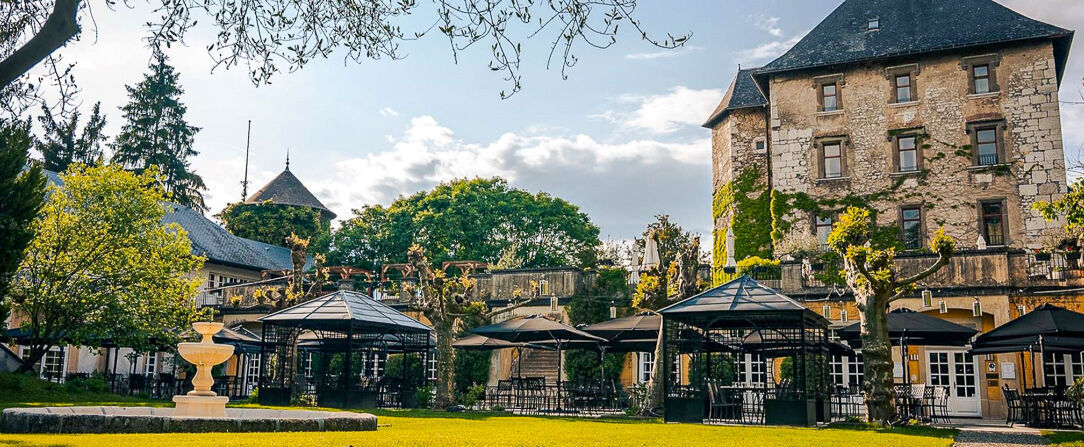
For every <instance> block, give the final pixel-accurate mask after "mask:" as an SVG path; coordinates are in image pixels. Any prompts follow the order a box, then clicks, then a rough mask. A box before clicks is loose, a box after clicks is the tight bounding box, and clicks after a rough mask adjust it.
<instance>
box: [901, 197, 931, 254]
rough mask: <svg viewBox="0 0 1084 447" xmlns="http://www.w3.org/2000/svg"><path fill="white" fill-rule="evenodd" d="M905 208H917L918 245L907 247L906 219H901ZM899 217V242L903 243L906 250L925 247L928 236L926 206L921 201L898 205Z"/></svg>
mask: <svg viewBox="0 0 1084 447" xmlns="http://www.w3.org/2000/svg"><path fill="white" fill-rule="evenodd" d="M907 210H918V225H919V227H918V247H907V238H906V231H907V229H906V228H907V227H906V223H907V222H906V221H905V220H904V219H903V212H904V211H907ZM898 212H899V218H900V242H901V243H903V246H904V249H906V250H921V249H923V248H925V247H926V238H927V236H928V233H927V229H926V207H925V206H923V204H922V203H909V204H904V205H900V207H899V210H898Z"/></svg>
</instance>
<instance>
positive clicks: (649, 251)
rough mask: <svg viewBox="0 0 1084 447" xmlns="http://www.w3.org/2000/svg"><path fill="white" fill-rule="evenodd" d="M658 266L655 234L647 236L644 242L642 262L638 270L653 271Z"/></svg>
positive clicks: (657, 245)
mask: <svg viewBox="0 0 1084 447" xmlns="http://www.w3.org/2000/svg"><path fill="white" fill-rule="evenodd" d="M658 266H659V244H658V243H657V242H655V233H651V234H649V235H647V241H646V242H644V260H643V262H641V263H640V270H641V271H644V270H648V269H653V268H656V267H658Z"/></svg>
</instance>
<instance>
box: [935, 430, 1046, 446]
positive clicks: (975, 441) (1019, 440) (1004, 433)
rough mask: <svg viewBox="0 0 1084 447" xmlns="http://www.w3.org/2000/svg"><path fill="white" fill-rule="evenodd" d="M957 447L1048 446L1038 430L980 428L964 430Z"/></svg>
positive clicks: (958, 437)
mask: <svg viewBox="0 0 1084 447" xmlns="http://www.w3.org/2000/svg"><path fill="white" fill-rule="evenodd" d="M953 445H954V446H956V447H1008V446H1032V445H1047V442H1046V440H1045V439H1043V437H1042V436H1040V435H1039V432H1038V430H1028V431H1024V430H1013V431H1008V430H989V429H983V428H979V427H975V428H962V429H960V434H959V435H958V436H957V437H956V443H955V444H953Z"/></svg>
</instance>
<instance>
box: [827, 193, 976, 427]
mask: <svg viewBox="0 0 1084 447" xmlns="http://www.w3.org/2000/svg"><path fill="white" fill-rule="evenodd" d="M874 226H875V224H874V223H873V220H872V219H871V217H870V210H868V209H865V208H858V207H849V208H847V211H846V212H844V213H843V214H842V215H841V216H840V218H839V222H838V223H836V225H835V227H834V228H833V229H832V233H831V234H829V235H828V246H829V248H831V249H832V250H834V251H835V252H836V253H839V254H840V256H842V257H843V269H844V276H845V277H846V280H847V286H849V287H850V289H851V290H852V291H853V292H854V297H855V301H856V303H857V305H858V310H859V311H860V312H861V313H860V314H859V315H860V319H861V328H862V330H861V335H862V357H863V358H864V359H865V364H864V365H865V380H864V381H863V382H862V386H863V388H864V389H865V392H866V397H865V401H866V410H867V416H868V417H869V420H870V421H871V422H880V423H888V422H891V421H892V419H893V418H894V417H895V414H896V408H895V404H894V402H893V388H892V384H893V382H892V381H893V378H892V344H891V340H890V339H889V338H888V306H889V305H890V304H892V302H893V301H896V300H897V299H899V298H901V297H903V296H905V295H907V294H910V293H912V292H914V290H915V283H917V282H919V281H922V280H923V279H925V278H927V277H928V276H930V275H932V274H934V273H935V272H937V271H938V270H940V269H941V267H944V266H945V265H946V264H948V262H949V259H951V258H952V255H953V254H954V253H955V251H956V241H955V240H953V239H952V238H951V237H949V236H946V235H945V231H944V228H942V229H939V230H938V231H937V233H936V234H935V235H934V237H933V238H932V239H931V240H930V250H932V251H933V252H934V253H937V255H938V257H937V261H936V262H934V264H933V265H930V266H929V267H927V268H926V269H925V270H922V271H921V272H918V273H915V274H913V275H911V276H905V277H900V272H899V271H898V270H899V268H898V267H897V266H896V263H895V260H896V248H895V247H892V246H888V247H885V246H881V245H882V244H880V243H879V242H878V239H877V238H876V237H873V234H874V231H875V228H874Z"/></svg>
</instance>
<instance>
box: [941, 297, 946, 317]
mask: <svg viewBox="0 0 1084 447" xmlns="http://www.w3.org/2000/svg"><path fill="white" fill-rule="evenodd" d="M941 313H943V314H947V313H948V304H946V303H945V300H941Z"/></svg>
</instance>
